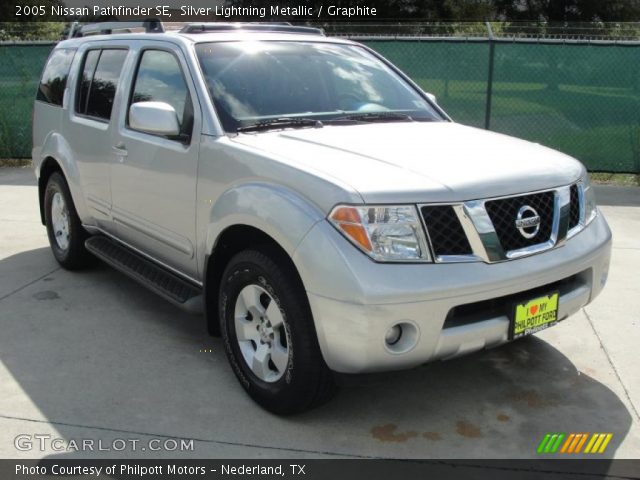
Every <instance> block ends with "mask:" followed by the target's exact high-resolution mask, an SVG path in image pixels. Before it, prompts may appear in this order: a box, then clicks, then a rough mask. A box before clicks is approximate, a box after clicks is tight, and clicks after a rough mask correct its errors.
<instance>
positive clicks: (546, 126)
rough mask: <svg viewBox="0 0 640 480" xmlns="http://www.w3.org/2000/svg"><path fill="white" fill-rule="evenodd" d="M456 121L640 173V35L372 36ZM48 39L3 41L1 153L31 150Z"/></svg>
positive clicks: (594, 165) (600, 166)
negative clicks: (603, 38)
mask: <svg viewBox="0 0 640 480" xmlns="http://www.w3.org/2000/svg"><path fill="white" fill-rule="evenodd" d="M356 39H357V40H359V41H361V42H362V43H365V44H366V45H368V46H370V47H372V48H373V49H375V50H377V51H379V52H380V53H382V54H383V55H384V56H385V57H387V58H388V59H389V60H391V61H392V62H393V63H395V64H396V65H398V66H399V67H400V68H401V69H402V70H403V71H405V72H406V73H407V74H408V75H409V76H410V77H411V78H413V79H414V80H415V81H416V82H417V83H418V84H419V85H420V86H421V87H422V88H423V89H424V90H426V91H428V92H431V93H433V94H435V95H436V96H437V97H438V102H439V103H440V105H441V106H442V107H443V108H444V109H445V110H446V111H447V112H448V113H449V114H450V115H451V117H452V118H453V119H454V120H455V121H458V122H461V123H465V124H469V125H474V126H477V127H481V128H490V129H491V130H495V131H498V132H502V133H506V134H509V135H514V136H517V137H521V138H525V139H527V140H531V141H534V142H539V143H541V144H544V145H547V146H550V147H553V148H556V149H558V150H560V151H563V152H565V153H568V154H569V155H572V156H575V157H577V158H578V159H580V160H582V161H583V162H584V163H585V164H586V165H587V167H588V168H589V169H590V170H595V171H609V172H634V173H640V43H638V42H635V43H634V42H629V41H615V42H613V41H612V42H602V41H597V40H596V41H587V40H566V39H565V40H563V41H557V40H549V39H547V40H544V39H536V40H532V39H523V38H511V39H508V40H507V39H505V38H499V39H493V40H490V39H489V38H479V37H473V38H471V37H467V38H464V37H424V36H402V37H389V36H387V37H380V36H376V37H372V36H370V35H369V36H357V38H356ZM51 48H52V45H50V44H47V45H44V44H29V45H26V44H22V45H20V44H16V45H0V84H1V86H2V88H0V157H28V156H30V151H31V110H32V102H33V98H34V96H35V90H36V88H37V82H38V76H39V75H40V71H41V69H42V67H43V65H44V62H45V60H46V58H47V55H48V53H49V51H50V50H51Z"/></svg>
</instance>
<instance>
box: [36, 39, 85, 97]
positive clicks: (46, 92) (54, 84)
mask: <svg viewBox="0 0 640 480" xmlns="http://www.w3.org/2000/svg"><path fill="white" fill-rule="evenodd" d="M75 53H76V52H75V50H69V49H60V50H54V52H53V53H52V54H51V56H50V57H49V60H48V61H47V65H46V66H45V67H44V73H43V74H42V80H41V81H40V86H39V87H38V94H37V96H36V99H37V100H41V101H43V102H47V103H52V104H54V105H62V97H63V96H64V89H65V87H66V86H67V76H68V75H69V68H70V67H71V61H72V60H73V55H74V54H75Z"/></svg>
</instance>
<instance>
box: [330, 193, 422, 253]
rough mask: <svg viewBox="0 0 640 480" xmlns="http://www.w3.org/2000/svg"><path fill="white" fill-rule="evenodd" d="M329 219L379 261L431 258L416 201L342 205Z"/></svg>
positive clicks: (336, 208) (355, 243)
mask: <svg viewBox="0 0 640 480" xmlns="http://www.w3.org/2000/svg"><path fill="white" fill-rule="evenodd" d="M329 221H330V222H331V223H332V224H333V225H334V226H335V227H336V228H337V229H338V230H339V231H340V232H341V233H342V234H343V235H344V236H345V237H347V239H349V240H350V241H351V242H352V243H353V244H354V245H355V246H357V247H358V248H360V249H361V250H362V251H364V252H365V253H366V254H367V255H369V256H370V257H371V258H373V259H374V260H377V261H379V262H429V261H431V258H430V256H429V250H428V248H427V240H426V238H425V234H424V230H423V229H422V225H421V223H420V217H419V216H418V210H417V209H416V207H415V206H413V205H393V206H362V207H355V206H349V205H338V206H337V207H335V208H334V209H333V211H332V212H331V213H330V214H329Z"/></svg>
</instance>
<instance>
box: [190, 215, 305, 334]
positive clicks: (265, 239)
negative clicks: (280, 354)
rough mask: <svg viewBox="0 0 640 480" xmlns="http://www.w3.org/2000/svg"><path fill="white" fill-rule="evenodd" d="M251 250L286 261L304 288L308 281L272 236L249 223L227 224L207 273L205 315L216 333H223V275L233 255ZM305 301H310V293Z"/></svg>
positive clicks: (213, 251) (210, 257)
mask: <svg viewBox="0 0 640 480" xmlns="http://www.w3.org/2000/svg"><path fill="white" fill-rule="evenodd" d="M247 249H256V250H260V251H264V252H268V253H270V254H272V255H276V256H277V257H278V261H280V262H282V263H283V264H284V265H285V267H286V268H287V270H289V271H290V272H291V273H292V274H293V275H294V276H295V277H294V278H295V280H296V281H297V282H299V284H300V285H302V286H303V287H304V282H303V281H302V277H301V276H300V272H299V271H298V268H297V267H296V265H295V263H294V261H293V258H292V256H291V255H290V254H289V253H288V252H287V250H286V249H285V248H284V247H283V246H282V245H280V243H278V241H276V239H274V238H273V237H272V236H271V235H269V234H268V233H266V232H264V231H263V230H261V229H259V228H257V227H255V226H252V225H247V224H235V225H231V226H229V227H227V228H226V229H225V230H223V231H222V232H221V234H220V235H219V237H218V239H217V241H216V245H215V248H214V249H213V250H212V252H211V254H210V255H208V256H207V257H206V261H205V268H204V272H203V279H204V289H203V291H204V296H205V298H204V305H205V318H206V321H207V329H208V331H209V333H210V334H211V335H213V336H219V335H220V324H219V319H218V297H219V291H220V283H221V281H222V275H223V273H224V270H225V269H226V267H227V265H228V264H229V261H230V260H231V259H232V258H233V256H234V255H236V254H237V253H239V252H241V251H243V250H247ZM305 301H306V302H307V304H308V299H306V296H305Z"/></svg>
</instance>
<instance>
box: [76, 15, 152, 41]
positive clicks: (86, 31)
mask: <svg viewBox="0 0 640 480" xmlns="http://www.w3.org/2000/svg"><path fill="white" fill-rule="evenodd" d="M132 28H144V31H145V33H163V32H164V25H163V24H162V22H161V21H160V20H158V19H155V18H149V19H147V20H144V21H141V22H98V23H89V24H86V25H79V24H78V22H74V23H73V25H72V26H71V28H70V29H69V37H68V38H75V37H84V36H86V35H100V34H102V35H110V34H112V33H114V31H120V32H123V31H124V32H127V31H131V29H132Z"/></svg>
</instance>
